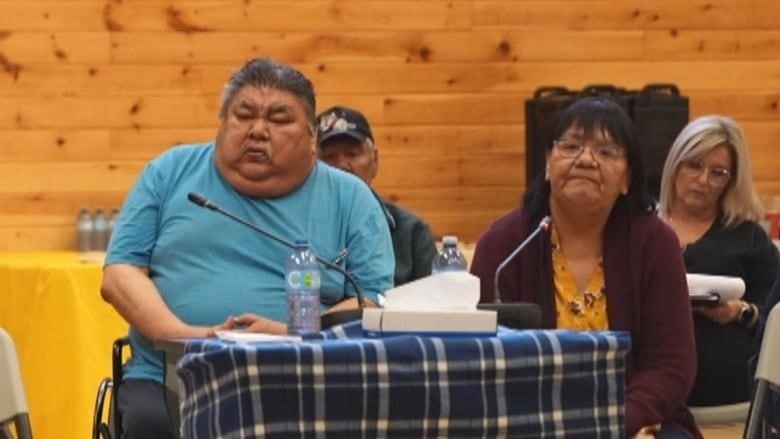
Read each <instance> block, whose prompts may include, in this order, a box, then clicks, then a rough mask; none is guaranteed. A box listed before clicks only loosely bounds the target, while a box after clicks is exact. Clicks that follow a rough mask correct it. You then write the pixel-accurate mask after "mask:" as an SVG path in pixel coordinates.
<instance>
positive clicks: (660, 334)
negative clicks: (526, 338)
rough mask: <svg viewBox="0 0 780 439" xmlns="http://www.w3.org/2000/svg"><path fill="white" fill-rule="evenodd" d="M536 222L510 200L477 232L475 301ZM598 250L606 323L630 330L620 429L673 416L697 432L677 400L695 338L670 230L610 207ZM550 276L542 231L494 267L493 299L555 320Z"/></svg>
mask: <svg viewBox="0 0 780 439" xmlns="http://www.w3.org/2000/svg"><path fill="white" fill-rule="evenodd" d="M553 220H554V219H553ZM536 225H537V224H536V223H534V224H531V223H530V219H529V218H528V216H527V215H526V214H524V213H523V210H522V209H521V208H518V209H515V210H513V211H511V212H510V213H509V214H507V215H506V216H504V217H502V218H500V219H498V220H497V221H496V222H494V223H493V224H492V225H491V226H490V227H489V228H488V229H487V230H486V231H485V232H484V233H483V234H482V236H481V237H480V238H479V241H478V242H477V247H476V249H475V251H474V257H473V261H472V265H471V272H472V273H473V274H474V275H476V276H478V277H479V278H480V286H481V301H482V302H491V301H492V300H493V275H494V273H495V271H496V267H498V265H499V264H500V263H501V262H502V261H503V260H504V259H505V258H506V257H507V256H509V254H510V253H511V252H512V251H513V250H514V249H515V247H517V245H519V243H520V242H521V241H522V240H523V239H525V238H526V237H527V236H528V234H529V233H530V231H531V230H532V228H533V227H536ZM603 258H604V259H603V261H604V276H605V284H606V291H607V316H608V319H609V328H610V329H611V330H619V331H628V332H630V333H631V345H632V348H631V351H630V352H629V353H628V356H627V359H626V433H627V434H628V435H634V434H635V433H636V432H637V430H638V429H639V428H641V427H642V426H645V425H653V424H655V423H659V422H673V423H675V424H677V425H679V426H681V427H683V428H684V429H685V430H687V431H688V432H689V433H691V434H692V435H693V436H695V437H701V433H699V430H698V429H697V428H696V424H695V422H694V420H693V416H691V413H690V411H689V410H688V408H687V407H686V406H685V400H686V398H687V396H688V392H689V391H690V390H691V387H692V386H693V382H694V378H695V376H696V343H695V341H694V335H693V323H692V316H691V307H690V302H689V300H688V288H687V285H686V280H685V266H684V264H683V259H682V254H681V252H680V246H679V242H678V240H677V237H676V236H675V234H674V232H673V231H672V230H671V229H669V228H668V227H667V226H666V225H665V224H664V223H663V222H662V221H661V220H660V219H658V218H657V217H656V216H654V215H651V214H640V215H634V216H632V217H629V215H628V214H627V213H625V212H623V211H622V210H621V209H614V210H613V213H612V215H611V216H610V218H609V220H608V222H607V225H606V227H605V230H604V256H603ZM552 282H553V280H552V269H551V255H550V238H549V235H541V236H538V237H537V238H536V240H535V241H533V242H532V243H531V244H530V245H529V246H528V247H527V248H526V249H525V250H523V251H522V252H521V253H520V254H519V255H517V257H516V258H515V259H514V260H513V261H512V262H510V263H509V264H508V265H507V266H506V267H505V268H504V270H503V271H502V273H501V277H500V278H499V286H500V291H501V299H502V300H503V301H504V302H514V301H521V302H534V303H538V304H539V305H540V306H541V308H542V325H543V326H544V327H545V328H555V327H556V322H555V301H554V298H553V297H554V296H553V292H552V291H553V286H552V285H553V283H552Z"/></svg>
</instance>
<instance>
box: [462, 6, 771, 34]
mask: <svg viewBox="0 0 780 439" xmlns="http://www.w3.org/2000/svg"><path fill="white" fill-rule="evenodd" d="M473 3H474V17H473V23H474V24H475V25H476V26H478V27H480V26H517V27H530V28H550V27H552V28H558V27H565V28H570V29H769V30H772V29H777V23H778V20H780V11H779V10H778V8H777V3H775V2H774V1H773V0H764V1H759V0H750V1H734V0H688V1H682V2H681V1H678V0H654V1H652V2H647V1H641V0H635V1H617V2H616V1H611V0H597V1H565V0H558V1H547V0H535V1H522V2H517V1H474V2H473Z"/></svg>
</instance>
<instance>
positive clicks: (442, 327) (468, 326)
mask: <svg viewBox="0 0 780 439" xmlns="http://www.w3.org/2000/svg"><path fill="white" fill-rule="evenodd" d="M497 327H498V319H497V316H496V312H495V311H483V310H476V309H475V310H435V311H415V310H398V309H393V310H390V309H383V308H365V309H363V332H364V333H365V334H366V335H367V336H370V337H382V336H392V335H402V334H407V335H408V334H414V335H428V336H437V337H442V336H446V337H453V336H462V337H468V336H478V337H484V336H491V335H495V334H496V329H497Z"/></svg>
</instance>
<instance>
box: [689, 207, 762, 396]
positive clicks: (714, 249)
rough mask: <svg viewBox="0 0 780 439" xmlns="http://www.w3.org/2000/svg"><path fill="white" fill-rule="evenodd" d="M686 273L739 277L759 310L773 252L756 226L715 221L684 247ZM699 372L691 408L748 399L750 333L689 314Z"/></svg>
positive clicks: (747, 298) (752, 350)
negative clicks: (730, 224)
mask: <svg viewBox="0 0 780 439" xmlns="http://www.w3.org/2000/svg"><path fill="white" fill-rule="evenodd" d="M683 260H684V261H685V268H686V269H687V271H688V272H689V273H702V274H713V275H720V276H733V277H739V278H741V279H742V280H744V281H745V294H744V295H743V296H742V300H744V301H746V302H750V303H753V304H755V305H756V306H758V307H759V309H760V308H763V306H764V300H766V297H767V295H768V292H769V290H770V289H771V288H772V284H773V283H774V281H775V277H776V276H777V248H776V247H775V245H774V244H773V243H772V241H771V240H770V239H769V237H768V236H767V234H766V232H765V231H764V230H763V229H762V228H761V226H759V225H758V224H756V223H754V222H752V221H744V222H742V223H740V224H738V225H736V226H733V227H725V226H724V225H723V223H722V221H720V220H719V221H715V222H714V223H713V224H712V226H711V227H710V228H709V230H707V231H706V232H705V233H704V235H702V236H701V238H699V239H698V240H697V241H696V242H693V243H691V244H690V245H688V246H687V247H685V251H684V252H683ZM693 329H694V334H695V336H696V351H697V353H698V359H699V360H698V365H699V369H698V373H697V375H696V382H695V383H694V386H693V390H692V391H691V394H690V396H689V397H688V404H689V405H691V406H713V405H723V404H734V403H737V402H740V401H747V400H748V399H750V388H751V386H752V381H753V380H752V378H750V376H749V374H748V362H749V359H750V357H751V356H753V355H754V354H755V353H756V350H755V345H754V343H753V339H754V336H755V334H754V331H752V330H749V329H747V328H745V326H743V325H741V324H739V323H737V322H731V323H726V324H725V325H721V324H719V323H716V322H714V321H713V320H712V319H710V318H708V317H707V316H704V315H702V314H700V313H694V314H693Z"/></svg>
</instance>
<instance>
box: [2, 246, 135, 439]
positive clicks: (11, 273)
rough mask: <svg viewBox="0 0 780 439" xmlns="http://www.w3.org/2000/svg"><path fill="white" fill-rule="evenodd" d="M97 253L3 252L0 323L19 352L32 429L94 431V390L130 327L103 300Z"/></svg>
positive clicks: (60, 437)
mask: <svg viewBox="0 0 780 439" xmlns="http://www.w3.org/2000/svg"><path fill="white" fill-rule="evenodd" d="M101 279H102V262H101V258H100V255H92V254H79V253H75V252H25V253H0V326H2V327H3V328H5V329H6V330H7V331H8V332H9V333H10V334H11V337H13V339H14V342H15V343H16V349H17V350H18V351H19V362H20V363H21V369H22V375H23V379H24V384H25V390H26V393H27V403H28V405H29V408H30V418H31V421H32V428H33V434H34V435H35V437H36V438H41V439H49V438H52V439H71V438H72V439H85V438H88V437H90V435H91V431H92V430H91V423H92V411H93V408H94V403H95V392H96V390H97V386H98V383H99V382H100V380H101V379H102V378H103V377H106V376H110V375H111V344H112V342H113V340H114V339H116V338H117V337H121V336H123V335H125V334H126V333H127V324H126V323H125V322H124V321H123V320H122V319H121V317H119V315H118V314H117V313H116V311H115V310H114V309H113V308H112V307H111V306H110V305H109V304H107V303H105V302H103V300H102V299H101V298H100V282H101Z"/></svg>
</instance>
